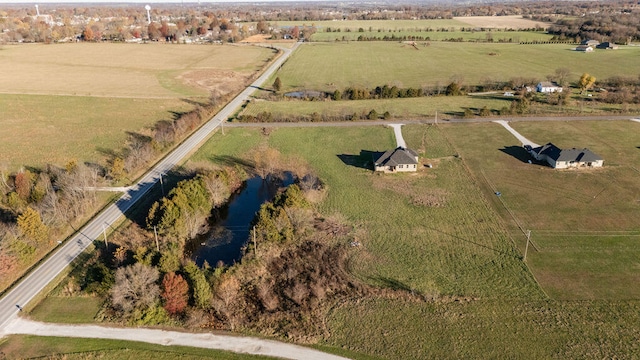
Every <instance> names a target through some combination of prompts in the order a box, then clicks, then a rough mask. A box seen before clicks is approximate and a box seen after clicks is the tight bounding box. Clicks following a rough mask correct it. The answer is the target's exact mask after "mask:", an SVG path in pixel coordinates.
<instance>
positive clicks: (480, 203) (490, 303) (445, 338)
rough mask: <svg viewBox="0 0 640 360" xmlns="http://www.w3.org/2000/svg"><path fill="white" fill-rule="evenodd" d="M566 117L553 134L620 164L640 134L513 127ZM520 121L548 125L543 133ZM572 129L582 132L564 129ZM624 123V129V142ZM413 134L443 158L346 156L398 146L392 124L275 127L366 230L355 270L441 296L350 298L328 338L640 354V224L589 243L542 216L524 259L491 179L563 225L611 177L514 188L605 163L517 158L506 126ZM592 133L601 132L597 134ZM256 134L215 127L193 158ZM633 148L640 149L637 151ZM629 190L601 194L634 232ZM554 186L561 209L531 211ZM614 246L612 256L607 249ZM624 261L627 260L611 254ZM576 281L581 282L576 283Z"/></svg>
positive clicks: (411, 349)
mask: <svg viewBox="0 0 640 360" xmlns="http://www.w3.org/2000/svg"><path fill="white" fill-rule="evenodd" d="M556 126H557V129H558V130H559V131H557V132H555V131H554V133H555V134H563V133H564V134H565V135H564V136H571V135H575V136H576V139H575V141H576V142H578V141H579V142H580V143H581V144H585V146H589V147H591V148H593V150H594V151H596V152H598V151H599V152H600V153H601V154H602V156H604V157H605V159H610V162H611V166H613V167H619V166H616V164H617V161H618V160H616V156H619V155H616V154H619V153H620V152H621V151H623V150H624V149H625V147H626V146H627V145H629V144H631V143H633V135H632V134H633V131H632V130H633V127H634V126H637V124H634V123H632V122H629V123H626V122H578V123H576V122H571V123H563V122H560V123H555V122H554V123H544V124H535V123H533V124H529V123H517V124H515V125H514V127H516V128H517V129H519V130H521V131H523V133H525V134H527V135H528V136H531V138H532V139H536V140H537V139H538V138H539V137H540V138H544V136H543V134H548V133H550V132H551V131H552V129H555V128H556ZM521 127H532V128H533V129H538V130H537V131H538V133H536V132H534V131H533V130H532V131H531V132H529V131H528V130H527V131H525V130H522V129H521ZM571 128H574V130H573V132H571V133H569V134H567V131H569V129H571ZM545 129H546V130H545ZM545 131H546V133H545ZM618 132H625V133H626V134H628V135H626V136H623V137H622V138H621V141H620V143H619V145H614V143H615V141H614V140H613V139H616V135H615V134H618ZM403 133H404V134H405V139H406V140H407V142H408V145H409V146H411V147H414V148H416V149H418V150H419V151H424V152H426V159H425V160H424V161H425V162H429V163H432V164H433V165H434V167H433V169H428V170H427V169H425V170H421V171H420V172H419V173H418V174H416V175H410V174H407V175H399V176H398V175H395V176H394V175H392V176H378V175H375V174H372V173H371V172H370V170H367V169H362V168H359V167H355V166H349V165H346V164H345V163H344V162H342V161H341V160H340V157H338V155H354V156H358V154H359V153H360V151H361V150H380V149H384V148H388V147H392V146H394V141H393V136H392V132H391V131H390V130H389V129H385V128H382V127H361V128H358V127H353V128H351V127H350V128H341V129H340V131H339V132H337V131H335V130H334V129H331V128H308V129H288V128H287V129H285V128H280V129H277V130H275V131H274V132H272V133H271V135H269V137H268V139H267V140H268V142H269V144H270V146H272V147H275V148H277V149H279V150H280V151H281V152H282V153H283V154H285V155H287V156H290V157H292V158H299V157H302V158H303V159H304V160H305V161H307V162H308V164H309V166H311V167H312V168H314V169H315V170H316V171H317V172H318V173H319V175H320V176H321V178H322V179H323V180H324V181H326V183H327V187H328V188H329V194H328V197H327V198H326V199H325V200H324V201H323V202H322V203H320V204H319V209H320V211H321V212H322V213H323V214H341V215H342V216H344V217H346V218H347V219H348V220H349V221H350V222H352V223H353V224H354V226H355V227H356V229H358V230H356V231H357V233H358V234H359V235H358V239H359V240H360V241H361V242H362V247H360V248H356V249H354V250H353V254H352V262H353V270H354V275H355V276H357V277H358V278H360V279H362V280H363V281H366V282H368V283H371V284H373V285H376V286H381V287H391V288H395V289H407V291H408V290H410V291H412V292H415V293H419V294H422V295H424V296H426V297H428V298H433V299H434V300H433V301H427V302H424V303H422V302H415V301H407V300H398V299H396V300H392V299H376V298H369V299H364V300H362V301H359V302H357V303H347V304H343V305H342V306H340V307H338V308H336V309H335V310H334V311H333V312H332V313H331V315H330V316H329V319H328V323H329V324H330V331H331V337H330V338H329V339H327V345H331V346H336V347H343V348H346V349H350V350H352V351H357V352H363V353H367V354H372V355H377V356H381V357H383V358H392V359H396V358H397V359H401V358H407V357H411V358H424V357H477V356H478V354H483V356H487V355H488V356H490V357H498V358H504V357H506V358H509V357H527V356H532V357H536V358H548V357H559V358H575V357H590V358H592V357H610V356H622V357H625V356H628V355H631V354H637V351H638V349H637V348H635V346H634V345H633V344H634V341H633V340H632V339H634V338H635V337H637V336H638V335H639V333H638V331H639V330H638V329H637V327H636V326H635V324H636V322H637V321H638V320H639V319H638V309H639V306H640V304H638V302H637V300H626V299H637V295H638V294H637V293H635V291H636V290H635V289H633V288H632V287H628V286H626V287H625V286H624V285H623V284H629V283H634V282H635V281H637V276H638V272H637V269H636V267H634V265H633V264H634V263H636V262H637V259H638V252H637V250H633V249H632V248H631V247H630V245H631V244H632V242H633V241H634V239H637V235H636V236H635V237H633V236H631V237H629V236H621V238H620V239H617V240H616V239H615V238H612V239H609V240H606V241H600V242H599V243H597V244H596V243H591V241H592V240H596V239H598V236H593V234H591V235H588V234H584V235H585V236H584V237H577V236H578V235H581V234H580V233H579V232H576V233H573V234H571V238H573V239H579V241H574V242H573V243H570V242H567V241H564V242H558V241H556V238H555V237H554V235H557V234H551V235H552V236H550V237H547V238H545V235H544V234H543V233H544V231H542V230H543V229H544V228H545V225H544V224H543V223H539V224H538V225H537V226H535V227H532V229H533V234H534V235H533V240H534V242H535V243H536V245H537V246H538V248H539V249H540V252H536V251H534V250H532V249H530V252H529V258H528V263H527V264H525V263H523V262H522V260H521V254H522V251H523V250H524V236H523V234H522V232H520V231H519V230H518V229H517V228H516V226H515V224H514V220H513V218H512V217H511V216H510V215H509V214H508V213H507V212H506V211H505V209H504V206H503V205H502V204H501V203H500V202H499V201H498V200H496V197H495V195H493V193H492V192H491V191H492V189H493V187H496V188H499V189H500V190H501V191H502V192H503V195H502V197H503V199H504V200H505V202H506V203H507V206H508V207H509V209H511V210H513V211H514V213H515V217H516V218H517V219H518V220H517V221H518V222H520V223H524V226H526V225H533V224H529V223H527V221H529V220H528V219H529V218H527V216H530V217H531V218H533V217H536V215H539V216H538V217H542V219H540V220H539V221H543V222H545V223H548V224H549V227H550V229H560V228H561V224H563V223H564V224H566V223H571V222H580V223H585V217H586V218H590V217H589V216H590V214H589V211H590V210H593V209H598V208H601V207H602V206H603V203H600V205H598V206H596V205H595V204H592V205H591V206H588V207H587V208H586V209H584V210H582V211H579V212H576V213H575V214H571V213H570V211H569V208H571V207H572V206H573V205H574V201H575V200H576V199H575V198H577V200H580V199H583V200H584V199H586V198H588V197H589V196H593V195H592V191H594V190H595V189H596V188H598V189H597V190H600V189H599V186H600V185H602V184H604V183H603V182H602V181H604V180H602V181H601V182H596V184H595V185H589V186H590V188H585V189H584V190H573V192H572V193H569V194H568V195H566V196H561V197H559V198H558V197H555V196H553V193H549V195H546V194H544V193H542V194H541V191H529V192H530V193H531V197H524V196H523V194H522V192H519V193H518V197H515V196H514V195H512V193H513V191H516V188H517V182H522V183H524V184H525V186H527V187H528V188H530V187H531V186H532V185H533V184H539V183H540V182H542V181H544V180H545V179H548V178H549V177H551V178H552V179H554V178H557V180H553V181H554V184H555V185H556V186H557V185H559V184H560V183H562V182H568V181H575V180H576V178H578V179H579V184H583V185H588V184H590V183H591V182H593V181H594V180H596V179H595V178H594V177H595V176H599V175H600V174H601V173H600V172H594V173H586V174H583V175H580V174H579V173H577V172H567V171H565V172H553V171H552V170H551V169H548V168H541V167H540V166H536V165H530V164H527V163H526V162H523V161H521V160H518V159H516V158H514V157H513V156H511V155H509V154H507V153H505V152H502V151H500V149H502V148H505V147H508V146H519V144H518V143H517V140H515V139H514V138H513V137H512V136H511V135H510V134H509V133H507V132H506V131H504V129H502V128H501V127H500V126H498V125H496V124H477V125H469V124H466V125H453V124H452V125H440V126H438V127H436V126H428V125H427V126H425V125H411V126H407V127H405V129H404V131H403ZM596 133H598V134H601V135H602V136H600V138H602V140H599V141H595V142H590V141H589V139H592V140H593V139H594V138H595V134H596ZM536 134H540V136H539V137H538V135H536ZM580 134H582V136H580ZM558 136H559V137H552V136H550V137H549V140H550V141H551V140H552V141H557V142H558V143H559V144H563V141H562V136H563V135H558ZM260 137H261V135H259V132H258V131H257V130H242V129H232V130H230V131H229V132H228V133H227V135H225V136H224V137H222V136H218V135H217V136H215V137H214V138H213V139H212V140H211V141H210V142H208V143H207V145H206V147H204V148H203V149H202V150H201V151H200V152H198V153H197V154H196V155H195V156H194V158H193V161H207V160H209V161H210V160H213V161H217V160H216V159H217V157H218V156H219V157H220V158H222V159H225V158H227V157H225V155H228V156H230V157H231V158H233V157H242V154H243V153H245V152H246V151H248V148H246V149H244V150H242V149H241V150H235V149H234V146H233V145H232V144H237V143H239V142H241V143H243V144H258V143H260V142H261V140H260V139H259V138H260ZM238 139H242V141H238ZM489 139H490V141H488V140H489ZM262 141H264V138H263V140H262ZM605 143H606V144H611V146H612V148H609V149H606V148H607V146H602V145H603V144H605ZM310 144H323V146H314V145H310ZM598 144H599V145H601V146H597V145H598ZM567 146H569V145H567ZM618 146H619V147H618ZM456 154H457V155H458V156H455V155H456ZM609 156H611V157H610V158H609ZM630 160H631V161H637V155H634V156H632V157H631V158H630ZM605 164H607V162H606V163H605ZM514 169H515V170H516V171H514ZM604 170H605V172H606V171H609V170H608V169H604ZM614 171H616V170H614ZM625 174H626V175H625ZM605 175H606V174H605ZM616 175H618V173H617V172H616ZM620 175H625V177H621V178H618V180H616V182H620V183H625V184H628V185H629V187H630V186H635V188H636V189H637V187H638V186H637V181H638V180H637V177H633V176H632V174H630V173H626V172H625V171H622V172H621V173H620ZM485 176H486V179H485ZM582 177H586V179H584V180H582V179H580V178H582ZM563 178H564V179H563ZM609 178H610V177H609V176H607V179H609ZM632 184H633V185H632ZM537 186H538V187H540V185H537ZM611 189H612V194H614V195H615V193H616V192H619V191H622V190H624V189H621V188H620V187H619V186H617V185H611ZM633 191H636V190H626V191H622V192H621V193H620V194H617V195H615V196H614V197H613V198H611V199H609V200H604V201H605V204H608V205H606V206H605V209H603V210H602V211H601V212H600V213H599V214H600V215H602V213H603V212H604V213H607V214H608V215H607V217H606V218H604V219H603V220H602V221H605V222H609V223H610V226H611V227H614V226H621V227H622V228H623V229H627V230H633V229H636V230H637V227H638V223H637V219H634V218H633V214H634V212H628V209H627V207H628V206H633V204H632V203H630V201H628V200H627V201H622V202H621V203H620V205H617V202H616V201H617V200H620V199H624V198H626V197H627V196H630V195H633V196H635V198H637V197H638V196H637V194H635V195H634V193H633ZM514 197H515V199H513V198H514ZM552 197H553V201H554V206H555V207H556V208H557V209H558V210H557V212H554V213H551V214H548V216H546V217H545V216H544V215H545V213H546V211H545V210H546V209H548V208H549V207H548V206H547V207H545V208H544V209H543V208H540V209H538V210H536V209H533V215H527V214H526V212H529V211H531V209H530V208H526V209H525V208H524V206H525V204H526V201H528V200H531V199H534V200H535V199H539V201H543V199H547V200H550V199H551V198H552ZM516 202H518V203H516ZM519 206H520V207H521V208H519ZM635 206H637V205H635ZM621 216H622V218H620V217H621ZM521 217H522V218H521ZM556 222H558V224H556ZM595 226H598V225H596V224H593V225H589V226H587V228H585V230H588V229H593V228H594V227H595ZM600 240H602V238H600ZM623 252H624V253H626V255H625V254H623ZM604 254H606V255H607V256H608V258H607V259H603V258H602V257H601V256H598V255H604ZM618 255H625V256H620V257H617V256H618ZM615 261H618V262H620V263H619V264H618V265H617V266H613V265H614V262H615ZM527 267H529V268H530V269H531V270H528V268H527ZM623 269H624V270H623ZM529 271H532V273H530V272H529ZM532 274H533V276H532ZM550 274H553V275H552V276H550V277H549V275H550ZM534 276H535V279H534ZM536 280H537V281H538V282H539V283H540V285H538V284H537V282H536ZM574 282H576V283H578V284H581V286H582V288H581V289H580V288H578V287H576V286H577V285H574V286H570V285H571V284H572V283H574ZM545 293H547V294H548V295H549V296H550V297H551V298H548V297H547V296H546V295H545ZM481 334H482V335H481ZM505 344H509V346H507V345H505Z"/></svg>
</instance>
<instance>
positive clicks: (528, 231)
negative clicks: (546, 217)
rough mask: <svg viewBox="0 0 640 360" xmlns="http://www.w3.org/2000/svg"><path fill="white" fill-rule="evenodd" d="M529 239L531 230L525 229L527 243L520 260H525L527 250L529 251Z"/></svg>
mask: <svg viewBox="0 0 640 360" xmlns="http://www.w3.org/2000/svg"><path fill="white" fill-rule="evenodd" d="M529 240H531V230H527V245H526V246H525V247H524V257H523V258H522V261H527V252H528V251H529Z"/></svg>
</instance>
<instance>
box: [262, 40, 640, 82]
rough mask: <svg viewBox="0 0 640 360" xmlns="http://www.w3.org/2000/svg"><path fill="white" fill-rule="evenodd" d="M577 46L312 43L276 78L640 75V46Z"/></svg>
mask: <svg viewBox="0 0 640 360" xmlns="http://www.w3.org/2000/svg"><path fill="white" fill-rule="evenodd" d="M571 48H572V46H571V45H565V44H545V45H519V44H487V43H447V42H433V43H431V45H430V46H427V47H424V46H421V47H419V49H420V50H416V49H414V48H413V47H411V46H409V45H407V44H402V43H397V42H350V43H344V42H339V43H310V44H305V45H304V46H302V47H301V48H300V49H298V51H297V52H296V53H295V54H294V55H293V56H292V57H291V58H290V59H289V60H288V61H287V63H286V64H285V65H284V66H283V67H282V69H280V70H279V71H278V72H277V73H276V74H275V75H274V79H275V76H278V77H280V79H281V80H282V89H283V91H285V92H286V91H290V90H295V89H311V90H320V91H333V90H336V89H339V90H343V89H344V88H346V87H348V86H362V87H367V88H375V87H376V86H382V85H385V84H389V85H396V86H398V87H425V86H436V85H439V86H443V87H446V86H447V85H448V84H449V83H450V82H451V81H452V80H453V79H454V78H456V79H458V80H462V83H463V84H466V85H479V84H482V83H484V82H486V81H509V80H510V79H511V78H514V77H525V78H533V79H537V81H543V80H545V79H546V76H547V75H552V74H553V73H554V72H555V70H556V69H558V68H568V69H570V70H571V71H572V74H571V77H570V80H571V81H577V80H578V78H579V77H580V76H581V75H582V74H583V73H585V72H586V73H589V74H591V75H593V76H595V77H596V78H597V79H604V78H607V77H611V76H633V77H635V76H636V75H635V74H638V73H640V61H637V60H638V58H639V57H640V48H638V47H621V48H620V50H617V51H604V50H603V51H595V52H593V53H590V54H585V53H580V52H576V51H573V50H571ZM319 59H322V61H319ZM549 59H553V61H552V62H550V60H549ZM272 81H273V79H272Z"/></svg>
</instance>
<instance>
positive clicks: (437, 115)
mask: <svg viewBox="0 0 640 360" xmlns="http://www.w3.org/2000/svg"><path fill="white" fill-rule="evenodd" d="M436 125H438V110H436Z"/></svg>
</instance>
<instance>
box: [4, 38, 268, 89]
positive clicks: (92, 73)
mask: <svg viewBox="0 0 640 360" xmlns="http://www.w3.org/2000/svg"><path fill="white" fill-rule="evenodd" d="M271 54H272V51H271V50H269V49H265V48H261V47H240V46H213V45H212V46H204V45H203V46H190V45H168V44H116V43H101V44H93V43H78V44H58V45H42V44H34V45H17V46H5V47H3V48H2V49H1V50H0V67H2V68H3V69H11V71H7V72H6V73H5V74H4V75H3V76H2V77H1V78H0V93H11V94H43V95H44V94H46V95H54V94H56V95H84V96H106V97H132V98H145V97H152V98H179V97H185V96H186V97H193V96H208V91H207V88H206V86H204V84H205V82H206V80H207V77H208V78H210V79H211V80H209V82H213V81H219V82H228V81H230V80H233V78H234V77H239V76H240V77H242V76H250V75H251V74H253V73H254V72H255V71H256V70H258V69H260V68H261V66H262V65H263V64H264V62H265V61H266V60H267V59H268V58H269V57H270V56H271ZM191 78H198V81H199V82H196V81H189V80H190V79H191Z"/></svg>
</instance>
